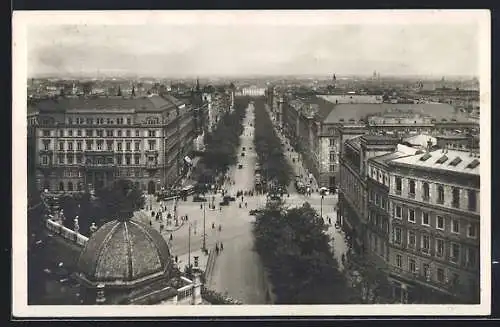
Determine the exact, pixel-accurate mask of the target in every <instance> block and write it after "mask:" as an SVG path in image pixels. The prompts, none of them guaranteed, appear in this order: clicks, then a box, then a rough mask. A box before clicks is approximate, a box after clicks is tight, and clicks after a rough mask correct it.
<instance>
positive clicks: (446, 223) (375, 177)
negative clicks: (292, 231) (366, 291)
mask: <svg viewBox="0 0 500 327" xmlns="http://www.w3.org/2000/svg"><path fill="white" fill-rule="evenodd" d="M398 143H399V139H398V138H392V139H391V138H390V137H386V136H379V135H364V136H361V137H357V138H354V139H350V140H347V141H346V142H345V145H344V153H343V157H342V158H341V160H340V162H341V167H340V185H339V216H338V219H339V222H340V223H341V224H342V225H343V228H344V229H345V230H347V231H348V233H350V235H351V236H352V239H353V250H354V251H355V252H357V253H358V254H361V255H362V256H365V255H368V256H370V257H371V258H373V259H374V260H373V262H375V263H376V264H377V267H376V269H380V270H384V271H386V272H387V275H388V277H389V279H390V281H392V285H393V295H394V298H395V299H396V300H397V301H400V302H402V303H414V302H417V303H441V304H443V303H444V304H445V303H479V275H480V274H479V271H480V269H479V244H480V241H479V240H480V235H479V229H480V228H479V226H480V214H479V198H480V191H479V189H480V176H479V166H480V161H479V155H478V154H477V153H475V152H471V151H460V150H451V149H434V150H433V149H432V148H431V147H430V146H429V148H427V149H423V150H422V149H416V148H412V147H408V146H404V145H401V144H398Z"/></svg>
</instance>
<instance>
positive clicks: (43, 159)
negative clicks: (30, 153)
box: [42, 156, 49, 165]
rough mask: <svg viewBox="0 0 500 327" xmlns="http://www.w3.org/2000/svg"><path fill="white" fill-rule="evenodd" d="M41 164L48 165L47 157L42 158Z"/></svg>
mask: <svg viewBox="0 0 500 327" xmlns="http://www.w3.org/2000/svg"><path fill="white" fill-rule="evenodd" d="M42 164H44V165H48V164H49V158H48V157H47V156H43V157H42Z"/></svg>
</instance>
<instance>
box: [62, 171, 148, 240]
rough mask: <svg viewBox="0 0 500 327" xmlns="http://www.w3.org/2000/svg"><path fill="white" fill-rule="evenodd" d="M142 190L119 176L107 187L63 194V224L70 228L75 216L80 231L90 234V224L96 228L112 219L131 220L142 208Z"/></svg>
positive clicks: (72, 225)
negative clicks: (93, 193)
mask: <svg viewBox="0 0 500 327" xmlns="http://www.w3.org/2000/svg"><path fill="white" fill-rule="evenodd" d="M144 201H145V200H144V197H143V195H142V192H141V191H140V190H139V189H138V188H137V187H136V186H135V184H134V183H132V181H130V180H124V179H120V180H117V181H115V182H114V183H113V184H111V185H110V186H108V187H106V188H103V189H100V190H96V193H95V197H94V196H92V195H90V194H89V193H83V194H77V195H66V196H63V197H61V198H60V199H59V206H60V207H61V209H63V212H64V216H65V218H66V219H65V221H64V225H65V226H66V227H68V228H71V229H73V227H74V222H73V219H74V218H75V217H76V216H78V217H79V219H78V224H79V227H80V230H79V232H80V233H81V234H83V235H89V228H90V226H91V225H92V223H95V224H96V225H97V226H98V227H99V226H102V225H103V224H105V223H106V222H108V221H111V220H114V219H130V218H131V217H132V216H133V214H134V211H136V210H139V209H140V208H142V207H144V204H145V203H144Z"/></svg>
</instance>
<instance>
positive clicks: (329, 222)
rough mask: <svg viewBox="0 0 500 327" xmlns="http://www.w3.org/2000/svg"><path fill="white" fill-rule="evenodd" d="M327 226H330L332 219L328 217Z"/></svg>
mask: <svg viewBox="0 0 500 327" xmlns="http://www.w3.org/2000/svg"><path fill="white" fill-rule="evenodd" d="M328 224H330V225H331V224H332V218H330V217H328Z"/></svg>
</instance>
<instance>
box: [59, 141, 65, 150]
mask: <svg viewBox="0 0 500 327" xmlns="http://www.w3.org/2000/svg"><path fill="white" fill-rule="evenodd" d="M59 151H64V142H59Z"/></svg>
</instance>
